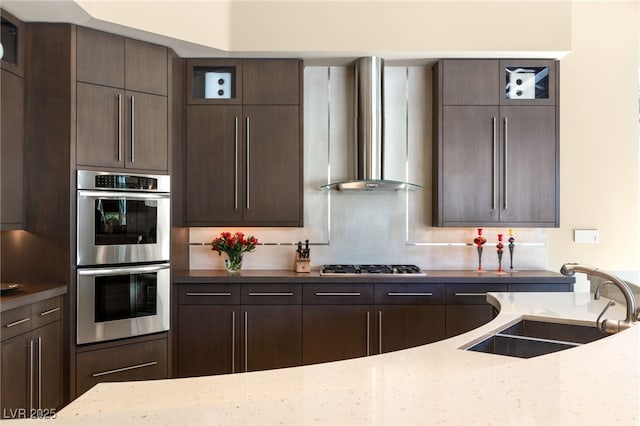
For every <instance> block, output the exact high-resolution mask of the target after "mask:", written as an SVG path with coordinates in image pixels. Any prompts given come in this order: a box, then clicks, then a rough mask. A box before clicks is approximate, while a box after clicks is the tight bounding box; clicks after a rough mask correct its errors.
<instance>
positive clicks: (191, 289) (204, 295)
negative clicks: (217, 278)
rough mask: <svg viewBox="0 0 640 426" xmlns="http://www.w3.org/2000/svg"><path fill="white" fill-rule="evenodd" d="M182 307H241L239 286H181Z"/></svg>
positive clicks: (179, 301) (179, 293) (179, 288)
mask: <svg viewBox="0 0 640 426" xmlns="http://www.w3.org/2000/svg"><path fill="white" fill-rule="evenodd" d="M178 303H179V304H180V305H239V304H240V286H239V285H238V284H179V285H178Z"/></svg>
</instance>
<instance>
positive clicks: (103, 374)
mask: <svg viewBox="0 0 640 426" xmlns="http://www.w3.org/2000/svg"><path fill="white" fill-rule="evenodd" d="M157 364H158V361H151V362H145V363H144V364H137V365H132V366H130V367H122V368H116V369H115V370H108V371H101V372H100V373H93V377H100V376H106V375H108V374H115V373H120V372H122V371H129V370H135V369H137V368H144V367H151V366H152V365H157Z"/></svg>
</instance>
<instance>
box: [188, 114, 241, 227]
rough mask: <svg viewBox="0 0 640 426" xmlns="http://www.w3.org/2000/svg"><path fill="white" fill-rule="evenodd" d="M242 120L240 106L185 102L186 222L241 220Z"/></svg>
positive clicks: (206, 222)
mask: <svg viewBox="0 0 640 426" xmlns="http://www.w3.org/2000/svg"><path fill="white" fill-rule="evenodd" d="M241 120H242V108H241V107H235V106H217V105H215V106H211V105H189V106H187V143H186V145H187V147H186V151H187V152H186V164H188V167H186V218H187V219H186V220H187V225H191V226H213V225H217V224H231V223H235V224H241V222H242V197H243V193H242V192H241V191H242V188H243V185H244V179H243V176H244V174H243V170H244V167H243V166H242V158H243V156H242V145H243V144H242V143H241V141H242V134H241V132H242V126H241Z"/></svg>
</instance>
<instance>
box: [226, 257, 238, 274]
mask: <svg viewBox="0 0 640 426" xmlns="http://www.w3.org/2000/svg"><path fill="white" fill-rule="evenodd" d="M224 269H226V270H227V272H229V273H230V274H234V273H236V272H238V271H240V269H242V254H227V258H226V259H225V260H224Z"/></svg>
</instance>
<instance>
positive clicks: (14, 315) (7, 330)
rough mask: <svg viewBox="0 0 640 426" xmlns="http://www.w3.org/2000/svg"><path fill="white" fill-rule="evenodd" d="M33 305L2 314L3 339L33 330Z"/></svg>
mask: <svg viewBox="0 0 640 426" xmlns="http://www.w3.org/2000/svg"><path fill="white" fill-rule="evenodd" d="M31 323H32V321H31V305H28V306H23V307H21V308H16V309H12V310H10V311H7V312H4V313H3V314H2V340H5V339H8V338H10V337H14V336H17V335H18V334H22V333H26V332H28V331H31V328H32V324H31Z"/></svg>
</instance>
